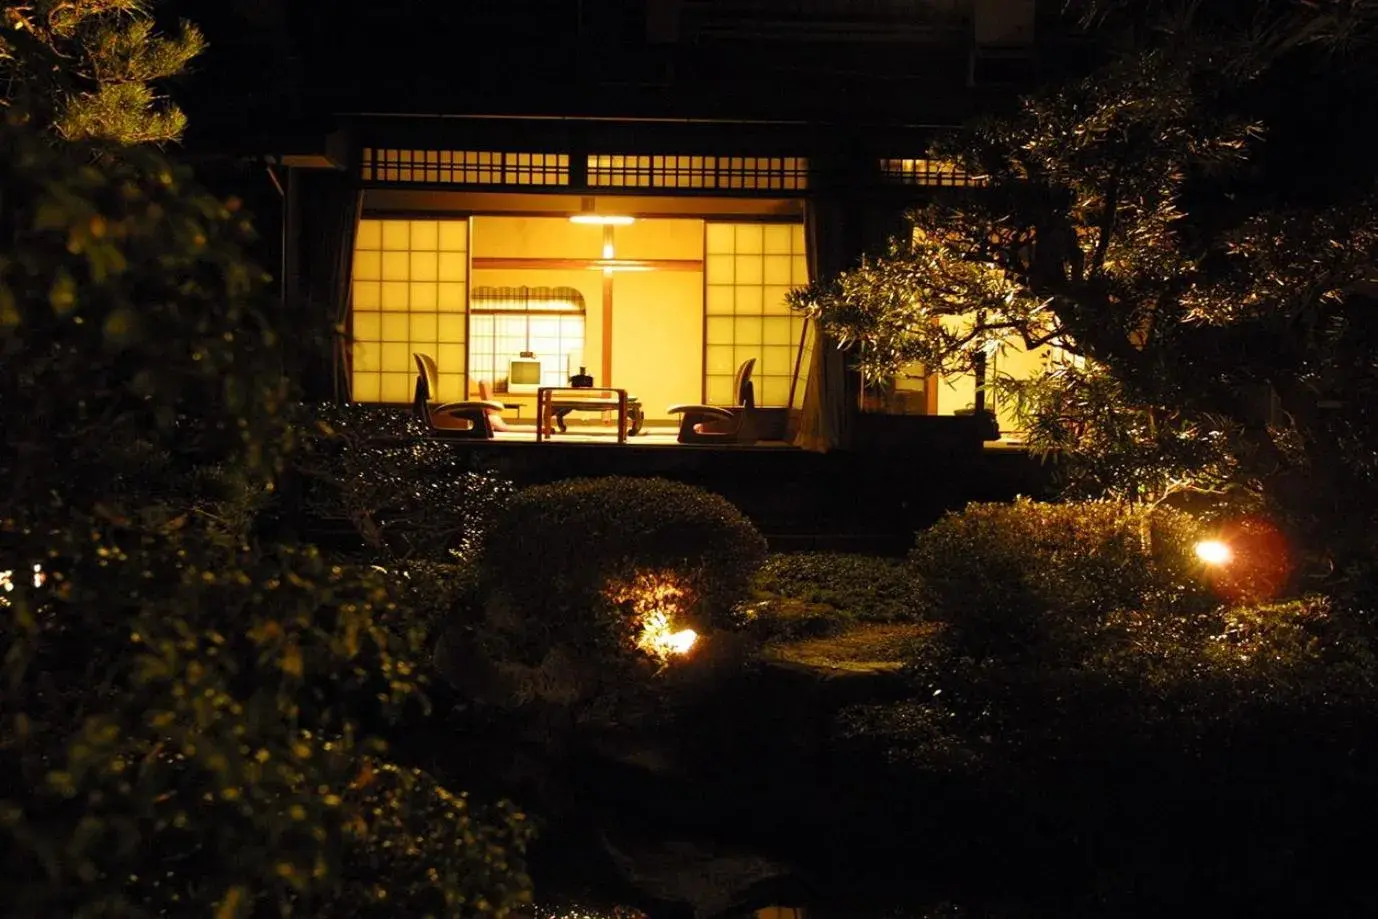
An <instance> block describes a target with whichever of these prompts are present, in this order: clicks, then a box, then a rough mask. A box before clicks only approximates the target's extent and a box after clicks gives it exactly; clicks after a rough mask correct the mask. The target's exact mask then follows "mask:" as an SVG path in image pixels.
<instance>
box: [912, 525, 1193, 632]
mask: <svg viewBox="0 0 1378 919" xmlns="http://www.w3.org/2000/svg"><path fill="white" fill-rule="evenodd" d="M1201 535H1202V527H1201V525H1200V524H1199V523H1198V522H1197V521H1196V520H1195V519H1194V518H1192V517H1191V516H1190V515H1188V514H1184V513H1182V512H1180V511H1174V510H1170V509H1167V508H1157V509H1151V508H1148V507H1145V506H1143V505H1130V504H1124V503H1120V502H1113V501H1079V502H1067V503H1062V504H1050V503H1044V502H1038V501H1030V500H1028V499H1019V500H1017V501H1015V502H1014V503H1012V504H970V505H968V506H967V507H966V509H965V510H962V511H960V512H955V513H951V514H948V515H947V516H945V517H944V518H943V519H941V520H940V521H938V522H937V523H936V524H934V525H933V526H932V527H930V528H929V529H928V530H925V531H924V532H921V533H919V534H918V536H917V538H916V540H915V544H914V548H913V550H912V552H911V553H910V563H911V565H912V566H913V567H914V569H915V573H916V574H918V575H919V576H920V578H921V579H922V582H923V584H924V588H925V590H926V592H927V594H928V598H929V602H930V603H931V604H932V605H933V607H934V608H935V615H936V616H937V617H938V618H940V619H943V620H945V621H946V622H948V623H949V625H950V626H951V628H952V630H953V633H954V634H955V635H956V637H957V639H958V640H959V641H960V643H961V644H962V645H963V646H964V647H965V648H967V649H968V650H970V651H972V652H973V653H977V654H1001V653H1009V652H1014V651H1018V650H1020V649H1022V648H1025V647H1029V646H1035V645H1037V646H1044V647H1046V645H1047V642H1049V641H1063V642H1067V641H1074V640H1075V639H1076V637H1077V636H1078V635H1084V634H1085V633H1086V631H1087V630H1089V629H1092V628H1094V627H1095V625H1096V623H1097V622H1098V621H1099V619H1100V617H1102V616H1104V615H1106V614H1108V613H1111V612H1114V611H1116V610H1131V609H1132V610H1149V611H1157V612H1172V611H1184V610H1191V609H1203V608H1209V607H1211V606H1213V605H1214V604H1215V599H1214V597H1213V596H1212V594H1211V592H1210V590H1209V586H1208V584H1207V581H1206V578H1205V577H1204V575H1205V572H1204V571H1203V568H1202V565H1201V563H1200V562H1199V561H1198V560H1197V559H1196V557H1195V553H1194V548H1195V543H1196V541H1197V540H1198V539H1200V538H1201Z"/></svg>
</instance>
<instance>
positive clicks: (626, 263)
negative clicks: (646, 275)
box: [589, 258, 655, 274]
mask: <svg viewBox="0 0 1378 919" xmlns="http://www.w3.org/2000/svg"><path fill="white" fill-rule="evenodd" d="M589 270H590V271H602V272H603V273H604V274H608V273H611V272H613V271H655V266H654V265H647V264H645V263H644V262H636V261H632V260H630V259H617V258H600V259H597V260H596V261H595V262H594V263H593V264H592V265H589Z"/></svg>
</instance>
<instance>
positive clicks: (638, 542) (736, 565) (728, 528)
mask: <svg viewBox="0 0 1378 919" xmlns="http://www.w3.org/2000/svg"><path fill="white" fill-rule="evenodd" d="M765 548H766V546H765V540H764V539H763V538H762V537H761V534H760V533H758V532H757V531H756V528H755V527H754V526H753V525H752V524H751V522H750V521H749V520H747V519H746V517H744V516H743V515H742V513H741V512H740V511H739V510H737V508H736V507H734V506H733V505H732V504H731V503H730V502H728V501H727V500H726V499H725V498H722V497H720V496H718V495H715V494H712V493H710V492H706V491H703V490H701V489H698V488H693V487H691V486H689V485H684V484H681V483H678V482H671V481H667V480H664V479H655V478H647V479H638V478H622V477H609V478H600V479H569V480H566V481H562V482H556V483H554V484H551V485H538V486H534V487H531V488H526V489H523V490H521V491H519V492H517V494H516V495H515V496H513V498H512V499H511V501H510V502H509V503H508V504H507V506H506V507H505V508H504V509H503V510H502V511H501V512H499V514H498V515H497V517H496V519H495V520H494V522H493V526H492V528H491V529H490V530H489V532H488V536H487V539H486V541H485V544H484V547H483V552H482V555H481V559H480V563H479V575H480V582H481V584H482V586H483V587H484V588H485V589H487V590H489V591H491V592H492V594H493V595H494V597H495V598H496V599H497V600H498V601H499V602H500V603H501V604H502V605H504V606H505V607H506V608H507V609H508V611H509V612H510V615H511V617H512V619H513V625H514V627H515V628H516V630H517V631H518V632H520V633H521V634H523V635H524V636H525V638H526V639H527V640H528V642H529V644H528V649H527V650H528V651H529V652H530V653H532V654H534V655H535V656H537V657H539V656H540V655H543V654H544V653H545V651H546V649H549V648H551V647H554V646H557V645H558V646H561V647H563V648H567V649H571V650H573V651H575V652H576V653H579V652H590V651H593V652H598V653H607V652H617V651H620V650H623V649H625V648H626V647H627V645H628V642H629V639H630V638H631V631H632V630H633V629H634V628H635V627H636V622H635V615H636V614H637V613H639V612H645V610H638V609H634V607H636V606H638V605H644V604H646V603H659V604H660V605H663V606H665V607H669V608H672V609H673V611H674V616H673V618H674V620H675V622H676V623H677V624H679V625H680V627H684V626H692V627H694V628H697V629H699V630H702V629H703V628H705V627H712V626H715V625H725V624H727V623H729V622H730V613H731V610H732V608H733V606H734V605H736V604H737V603H738V602H739V601H740V600H741V599H742V598H743V597H745V596H746V593H747V590H748V588H749V586H750V581H751V575H752V573H753V572H754V571H755V570H756V568H757V567H758V566H759V565H760V563H761V560H762V559H763V558H764V556H765ZM645 581H649V582H652V583H650V584H646V585H642V586H638V585H639V582H645ZM656 590H659V591H660V594H661V595H660V596H659V597H654V596H653V591H656ZM619 591H623V597H624V601H623V602H619V601H618V600H616V599H614V597H616V596H617V595H618V592H619Z"/></svg>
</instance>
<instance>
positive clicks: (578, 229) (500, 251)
mask: <svg viewBox="0 0 1378 919" xmlns="http://www.w3.org/2000/svg"><path fill="white" fill-rule="evenodd" d="M473 221H474V237H473V247H474V250H473V257H474V258H476V259H482V258H581V259H590V258H599V257H600V256H601V255H602V254H603V228H602V227H600V226H595V225H591V224H581V223H570V222H569V220H567V219H565V218H562V217H474V218H473Z"/></svg>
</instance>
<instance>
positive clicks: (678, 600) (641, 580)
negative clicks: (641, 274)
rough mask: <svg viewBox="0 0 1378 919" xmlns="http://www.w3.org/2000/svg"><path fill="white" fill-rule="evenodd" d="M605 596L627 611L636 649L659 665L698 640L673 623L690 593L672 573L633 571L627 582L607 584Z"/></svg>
mask: <svg viewBox="0 0 1378 919" xmlns="http://www.w3.org/2000/svg"><path fill="white" fill-rule="evenodd" d="M606 596H607V598H608V599H609V600H610V601H612V602H613V603H615V604H617V605H618V606H621V607H623V609H625V610H626V611H627V613H629V614H630V618H631V622H632V623H634V625H635V628H636V631H635V634H634V635H633V637H632V641H633V643H634V644H635V645H636V648H637V650H639V651H641V652H643V653H644V654H646V655H647V656H649V657H652V658H655V659H656V660H657V661H658V662H660V663H661V664H662V665H663V664H666V663H668V662H669V661H670V659H671V658H673V657H683V656H684V655H686V654H688V653H689V652H690V651H692V650H693V648H694V645H695V644H697V643H698V640H699V635H698V633H697V632H695V631H694V630H693V629H683V628H678V627H677V624H676V622H675V618H676V617H677V616H679V615H680V614H681V613H682V612H683V611H684V610H685V608H686V606H687V605H688V601H689V599H690V595H689V593H688V591H687V590H686V588H685V587H684V585H683V583H682V582H681V581H680V580H679V578H678V577H676V576H675V574H674V573H673V572H669V571H660V572H652V571H640V572H637V574H636V575H635V576H634V577H633V578H632V579H631V580H630V581H615V582H613V583H610V584H609V585H608V587H607V589H606Z"/></svg>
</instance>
